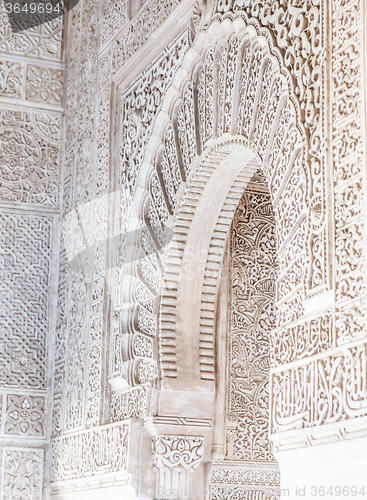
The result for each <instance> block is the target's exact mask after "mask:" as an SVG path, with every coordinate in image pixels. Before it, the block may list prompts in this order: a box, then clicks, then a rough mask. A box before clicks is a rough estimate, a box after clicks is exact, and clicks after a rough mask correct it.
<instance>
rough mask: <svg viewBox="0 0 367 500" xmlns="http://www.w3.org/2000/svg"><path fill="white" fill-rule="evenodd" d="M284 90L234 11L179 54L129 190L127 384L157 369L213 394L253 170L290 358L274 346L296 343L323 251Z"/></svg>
mask: <svg viewBox="0 0 367 500" xmlns="http://www.w3.org/2000/svg"><path fill="white" fill-rule="evenodd" d="M293 88H294V85H293V80H292V77H291V75H290V73H289V72H288V70H287V69H286V68H285V67H284V64H282V54H281V53H280V51H279V50H278V49H276V48H275V47H274V45H273V44H272V42H271V37H270V36H269V35H268V34H267V35H265V34H264V33H263V34H261V33H260V30H257V29H256V28H255V27H254V26H251V25H246V23H245V21H244V20H243V19H242V18H240V17H236V16H235V17H234V18H233V19H231V18H226V19H222V20H221V21H219V20H215V21H213V22H212V23H211V25H210V26H209V27H208V29H207V30H206V31H203V32H201V33H199V34H198V35H197V38H196V40H195V41H194V43H193V45H192V46H191V48H190V49H189V50H188V52H187V54H186V56H185V57H184V59H183V62H182V64H181V66H180V69H179V70H178V71H177V74H176V76H175V77H174V79H173V83H172V85H171V86H170V88H169V89H168V91H167V93H166V95H165V98H164V99H163V103H162V107H161V111H160V112H159V114H158V116H157V118H156V120H155V124H154V127H153V130H152V135H151V137H150V140H149V142H148V144H147V147H146V152H145V160H144V165H143V167H142V168H141V170H140V174H139V182H138V189H137V191H136V195H135V207H136V208H137V211H138V213H139V214H140V215H139V218H138V219H136V220H134V221H133V222H132V223H131V225H130V229H135V230H137V231H138V234H139V236H138V237H137V241H136V242H135V244H136V247H137V248H143V249H144V251H145V254H146V255H145V257H144V258H142V259H141V260H140V261H134V262H132V263H131V264H130V265H129V266H125V269H126V271H125V273H126V275H131V276H132V277H133V279H132V281H131V287H130V292H129V293H130V295H129V298H126V302H127V303H128V304H129V306H128V307H127V314H126V315H125V317H126V318H130V319H129V320H128V321H129V327H128V328H126V325H127V322H126V324H125V326H123V330H124V331H128V332H129V334H132V337H131V339H135V338H136V339H138V341H137V345H138V346H139V349H140V350H139V349H135V351H134V348H130V351H129V352H130V353H131V356H130V358H129V359H127V360H126V361H124V363H125V365H126V373H127V375H126V378H127V379H128V380H129V382H130V383H132V384H137V383H142V382H145V381H147V380H152V379H154V378H155V377H156V376H157V374H158V373H160V374H161V377H162V378H163V379H164V380H165V382H164V385H165V387H169V388H170V389H172V390H180V387H182V386H183V385H185V387H186V391H189V390H190V387H192V388H194V387H196V388H198V387H202V388H203V390H205V391H209V392H213V391H214V378H215V377H214V372H215V359H214V344H215V339H214V331H215V325H214V321H215V315H216V296H217V292H218V275H219V271H220V267H221V265H222V261H223V255H224V248H225V242H226V240H227V238H228V233H229V229H230V224H231V221H232V219H233V215H234V212H235V209H236V207H237V205H238V202H239V200H240V198H241V195H242V193H243V191H244V189H245V187H246V185H247V183H248V182H249V180H250V179H251V177H252V175H253V174H254V173H255V172H256V171H257V170H258V169H259V168H260V169H261V171H262V173H263V174H264V176H265V178H266V181H267V183H268V186H269V191H270V196H271V201H272V205H273V208H274V214H275V220H276V229H277V246H278V254H279V255H278V256H279V275H278V280H277V287H276V302H277V311H278V316H277V324H278V329H277V330H276V332H275V333H273V343H274V349H273V350H272V363H273V366H276V365H281V364H283V363H284V362H286V359H288V358H289V355H288V354H287V353H286V352H285V347H286V346H287V344H288V343H289V339H291V342H294V341H295V339H294V336H293V331H291V332H289V329H288V327H286V326H285V325H286V324H291V325H292V324H297V323H299V322H300V321H302V318H303V315H304V301H305V299H306V298H307V297H308V296H309V294H310V290H312V289H313V290H315V289H317V286H321V287H323V286H324V283H325V279H324V278H325V275H324V270H323V269H324V264H323V263H322V262H323V259H324V257H325V256H324V252H325V250H326V244H325V240H324V239H323V238H324V236H323V235H324V232H323V231H324V230H323V228H321V227H320V224H319V221H320V217H321V214H322V213H323V211H324V208H323V203H324V202H323V201H322V200H321V201H320V189H319V187H317V188H316V187H315V183H314V182H311V179H314V178H315V172H314V169H315V168H316V167H315V162H314V161H310V158H311V157H312V151H311V150H312V147H311V146H310V134H309V131H307V130H306V129H305V128H304V126H303V121H302V119H301V117H302V113H303V111H302V109H301V107H300V105H299V99H298V98H297V96H296V95H295V94H294V92H293V90H292V89H293ZM318 179H320V176H319V177H318ZM315 189H316V191H317V192H315ZM205 213H207V214H208V213H210V217H207V218H206V217H205ZM146 227H147V228H148V229H146ZM200 227H201V228H202V230H200ZM170 228H171V229H170ZM209 229H210V231H209ZM170 230H171V231H173V237H172V239H171V241H170V244H169V245H168V246H167V248H166V250H165V251H164V252H162V248H164V247H165V246H166V244H167V231H168V232H169V231H170ZM206 230H207V231H206ZM209 232H210V237H209V236H208V235H209ZM207 233H208V234H207ZM320 238H321V239H320ZM143 240H144V241H143ZM190 248H192V253H193V257H192V258H193V261H192V262H191V264H190V265H191V266H192V264H193V262H195V263H196V264H197V266H198V267H197V269H198V272H197V276H196V278H197V283H196V285H195V291H193V290H192V289H191V288H190V280H189V279H188V277H187V276H186V277H185V270H186V271H187V269H188V267H190V265H189V256H188V251H189V249H190ZM134 251H135V250H134ZM159 253H160V254H161V258H159ZM199 255H200V259H201V261H200V259H199ZM195 259H196V260H195ZM196 264H195V265H196ZM151 269H154V276H155V278H154V279H153V280H152V279H151ZM159 276H160V278H159ZM318 276H319V277H318ZM186 278H187V279H186ZM158 279H159V281H160V283H158ZM185 280H186V281H185ZM315 280H316V281H315ZM154 281H155V284H154V283H153V282H154ZM191 287H192V280H191ZM315 287H316V288H315ZM157 289H159V292H158V293H157ZM159 296H160V304H158V302H157V297H159ZM188 297H189V299H188ZM126 302H125V303H126ZM190 311H192V314H190ZM158 317H159V321H158V328H156V324H157V323H156V318H158ZM131 318H134V321H132V320H131ZM325 325H327V322H325ZM330 328H331V327H330ZM157 335H158V338H157ZM280 335H283V337H281V336H280ZM325 335H326V337H327V340H325ZM329 337H330V335H329V331H324V332H323V336H322V339H321V338H318V339H316V341H314V342H313V344H312V346H311V347H310V345H309V344H306V343H304V344H303V347H302V345H301V344H302V343H301V344H300V345H298V348H297V349H296V350H295V352H296V355H295V356H296V358H304V357H305V356H309V355H312V354H315V353H317V352H320V351H321V350H323V349H324V348H325V346H329V345H330V342H331V341H330V338H329ZM285 338H287V341H286V342H283V339H285ZM129 339H130V337H129ZM129 342H130V343H132V344H131V345H133V346H135V344H134V343H133V342H134V341H133V340H129ZM331 343H332V342H331ZM145 346H148V347H145ZM154 346H155V347H154ZM148 352H149V356H147V355H146V354H145V353H148ZM188 353H190V355H188ZM287 356H288V358H287ZM155 357H158V358H159V366H158V372H157V371H156V368H155V363H154V361H153V359H154V358H155ZM188 359H189V360H190V362H189V363H188V361H187V360H188ZM185 360H186V361H185ZM193 391H194V389H193ZM177 411H180V410H179V408H178V409H177Z"/></svg>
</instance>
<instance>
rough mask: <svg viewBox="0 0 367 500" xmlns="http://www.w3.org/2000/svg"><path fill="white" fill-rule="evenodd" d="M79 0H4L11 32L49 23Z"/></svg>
mask: <svg viewBox="0 0 367 500" xmlns="http://www.w3.org/2000/svg"><path fill="white" fill-rule="evenodd" d="M78 3H79V0H4V8H5V11H6V13H7V14H8V18H9V23H10V25H11V29H12V31H13V33H19V32H21V31H26V30H30V29H33V28H36V27H37V26H41V25H42V24H46V23H49V22H50V21H53V20H54V19H57V18H58V17H61V16H62V15H64V13H65V12H69V10H71V9H72V8H73V7H75V6H76V5H77V4H78Z"/></svg>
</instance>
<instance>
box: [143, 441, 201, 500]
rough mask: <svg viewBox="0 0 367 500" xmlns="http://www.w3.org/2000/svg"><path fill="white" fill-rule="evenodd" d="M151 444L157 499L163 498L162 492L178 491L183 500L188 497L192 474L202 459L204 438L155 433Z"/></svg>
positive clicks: (187, 499)
mask: <svg viewBox="0 0 367 500" xmlns="http://www.w3.org/2000/svg"><path fill="white" fill-rule="evenodd" d="M152 446H153V464H154V467H155V470H156V482H155V490H156V498H165V496H164V495H165V493H164V492H166V491H169V492H177V495H178V498H180V499H182V500H189V498H190V497H189V494H190V488H191V486H193V483H192V478H191V476H192V473H193V472H194V470H195V469H196V468H197V467H198V466H199V464H200V462H201V460H202V459H203V454H204V438H202V437H197V436H157V437H156V438H153V440H152ZM162 492H163V496H162ZM171 494H174V493H171Z"/></svg>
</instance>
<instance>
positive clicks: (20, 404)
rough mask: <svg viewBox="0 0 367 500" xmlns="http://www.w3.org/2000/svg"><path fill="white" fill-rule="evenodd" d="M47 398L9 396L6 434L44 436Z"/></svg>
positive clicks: (7, 400)
mask: <svg viewBox="0 0 367 500" xmlns="http://www.w3.org/2000/svg"><path fill="white" fill-rule="evenodd" d="M44 412H45V398H44V397H42V396H18V395H16V394H8V395H7V399H6V420H5V434H19V435H33V436H42V435H43V434H44V426H45V415H44Z"/></svg>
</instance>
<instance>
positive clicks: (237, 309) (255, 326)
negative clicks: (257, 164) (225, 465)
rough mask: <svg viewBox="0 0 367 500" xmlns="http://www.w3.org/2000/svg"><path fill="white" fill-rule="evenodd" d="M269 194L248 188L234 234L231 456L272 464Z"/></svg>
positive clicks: (273, 273) (273, 259)
mask: <svg viewBox="0 0 367 500" xmlns="http://www.w3.org/2000/svg"><path fill="white" fill-rule="evenodd" d="M276 249H277V247H276V239H275V218H274V213H273V209H272V205H271V200H270V194H269V193H268V192H266V191H264V190H259V191H256V190H255V188H252V187H251V188H248V189H247V190H246V191H245V194H244V196H243V197H242V199H241V201H240V204H239V206H238V208H237V211H236V213H235V216H234V219H233V223H232V227H231V236H230V314H229V335H228V389H227V454H226V457H227V458H234V459H241V460H267V461H269V460H273V455H272V453H271V450H270V443H269V441H268V422H269V368H270V352H269V351H270V334H271V331H272V329H273V328H274V327H275V306H274V302H275V281H276V278H277V253H276Z"/></svg>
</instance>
